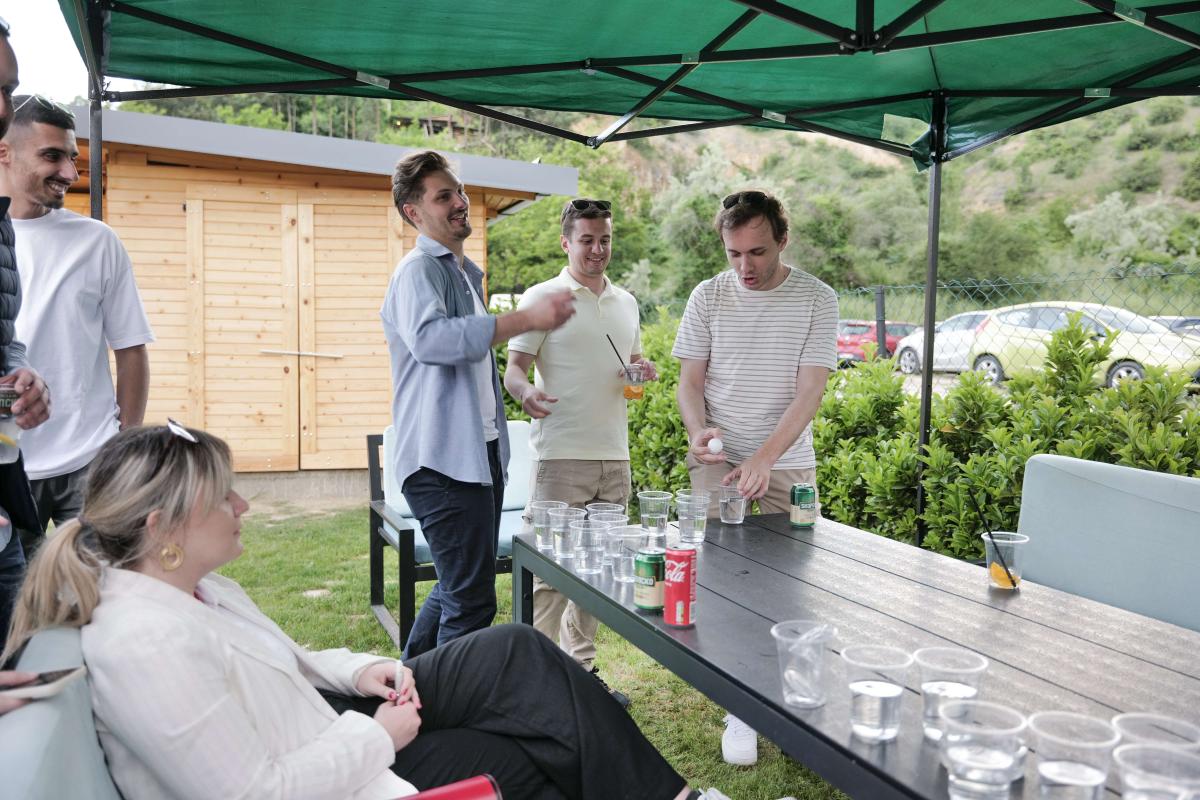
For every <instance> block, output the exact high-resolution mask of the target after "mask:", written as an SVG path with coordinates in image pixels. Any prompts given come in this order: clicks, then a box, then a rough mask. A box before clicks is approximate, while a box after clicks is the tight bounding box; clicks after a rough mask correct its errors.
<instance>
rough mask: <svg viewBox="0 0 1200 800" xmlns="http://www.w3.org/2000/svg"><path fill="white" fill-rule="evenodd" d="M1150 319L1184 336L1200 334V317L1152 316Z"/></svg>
mask: <svg viewBox="0 0 1200 800" xmlns="http://www.w3.org/2000/svg"><path fill="white" fill-rule="evenodd" d="M1150 319H1152V320H1154V321H1155V322H1157V323H1160V324H1162V325H1166V326H1167V327H1168V328H1170V329H1171V331H1172V332H1173V333H1178V334H1181V335H1183V336H1200V317H1151V318H1150Z"/></svg>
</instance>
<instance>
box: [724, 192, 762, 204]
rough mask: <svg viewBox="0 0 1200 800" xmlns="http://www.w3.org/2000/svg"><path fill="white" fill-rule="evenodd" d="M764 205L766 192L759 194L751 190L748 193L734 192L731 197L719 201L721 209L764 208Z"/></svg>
mask: <svg viewBox="0 0 1200 800" xmlns="http://www.w3.org/2000/svg"><path fill="white" fill-rule="evenodd" d="M766 204H767V194H766V192H759V191H756V190H753V189H752V190H750V191H748V192H734V193H733V194H731V195H727V196H726V197H725V199H724V200H722V201H721V208H733V207H734V206H739V205H746V206H765V205H766Z"/></svg>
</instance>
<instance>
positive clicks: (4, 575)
mask: <svg viewBox="0 0 1200 800" xmlns="http://www.w3.org/2000/svg"><path fill="white" fill-rule="evenodd" d="M0 516H4V517H5V518H6V519H7V514H6V513H5V511H4V509H3V508H0ZM9 531H10V533H11V534H12V538H11V539H9V540H8V545H7V546H5V547H4V549H3V550H0V641H3V640H5V639H7V638H8V626H9V623H10V622H11V621H12V612H13V607H14V606H15V605H16V602H17V593H18V592H20V591H21V582H22V581H24V580H25V551H24V550H22V548H21V537H20V536H19V535H18V534H17V531H16V529H15V528H14V527H12V526H11V524H10V525H9Z"/></svg>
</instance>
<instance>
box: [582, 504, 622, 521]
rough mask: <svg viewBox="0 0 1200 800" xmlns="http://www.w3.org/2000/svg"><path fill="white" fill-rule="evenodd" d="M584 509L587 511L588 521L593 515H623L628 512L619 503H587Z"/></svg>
mask: <svg viewBox="0 0 1200 800" xmlns="http://www.w3.org/2000/svg"><path fill="white" fill-rule="evenodd" d="M584 508H586V509H587V512H588V519H591V518H592V515H593V514H624V513H626V512H627V511H628V509H626V508H625V506H623V505H622V504H620V503H588V504H587V505H586V506H584Z"/></svg>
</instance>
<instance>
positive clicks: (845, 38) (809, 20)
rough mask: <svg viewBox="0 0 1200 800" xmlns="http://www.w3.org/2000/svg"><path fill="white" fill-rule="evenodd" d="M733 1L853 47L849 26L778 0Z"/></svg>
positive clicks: (851, 32) (853, 35) (852, 32)
mask: <svg viewBox="0 0 1200 800" xmlns="http://www.w3.org/2000/svg"><path fill="white" fill-rule="evenodd" d="M733 2H735V3H738V4H739V5H743V6H746V7H747V8H752V9H754V10H755V11H760V12H762V13H763V14H766V15H768V16H771V17H775V18H776V19H780V20H783V21H784V22H790V23H791V24H792V25H795V26H797V27H800V28H805V29H807V30H810V31H812V32H813V33H819V34H821V35H822V36H826V37H828V38H830V39H833V40H834V41H835V42H837V43H839V44H841V45H842V46H844V47H846V48H852V47H854V40H855V38H856V37H855V34H854V31H852V30H850V29H849V28H843V27H842V26H840V25H835V24H834V23H832V22H829V21H828V20H824V19H821V18H820V17H816V16H813V15H812V14H807V13H805V12H803V11H801V10H799V9H798V8H794V7H792V6H788V5H784V4H783V3H780V2H778V0H733Z"/></svg>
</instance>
